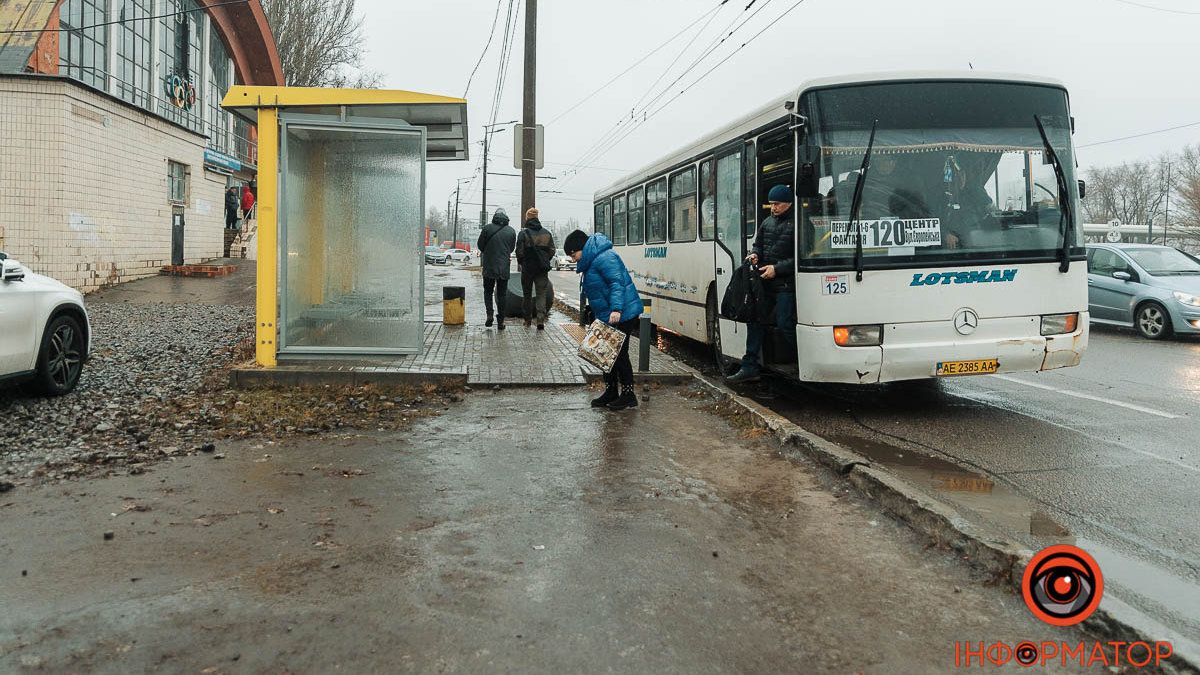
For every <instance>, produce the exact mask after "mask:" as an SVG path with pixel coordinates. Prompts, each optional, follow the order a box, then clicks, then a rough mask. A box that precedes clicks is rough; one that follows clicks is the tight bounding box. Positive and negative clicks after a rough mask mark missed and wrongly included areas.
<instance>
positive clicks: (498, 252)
mask: <svg viewBox="0 0 1200 675" xmlns="http://www.w3.org/2000/svg"><path fill="white" fill-rule="evenodd" d="M516 240H517V233H516V232H514V231H513V229H512V228H511V227H509V226H508V214H506V213H504V209H496V213H495V215H493V216H492V222H490V223H488V224H487V225H485V226H484V228H483V231H482V232H480V233H479V241H477V242H475V248H476V250H478V251H479V256H480V257H479V264H480V265H481V266H482V268H483V306H484V308H486V309H487V323H486V324H484V325H485V326H487V327H488V328H491V327H492V321H493V318H495V319H497V320H496V330H504V305H505V302H506V301H507V300H508V277H509V266H510V265H511V264H512V262H511V260H510V258H509V256H510V255H512V252H513V247H514V246H515V245H516ZM493 298H494V299H495V305H493V304H492V300H493ZM497 314H498V315H499V316H498V317H497V316H496V315H497Z"/></svg>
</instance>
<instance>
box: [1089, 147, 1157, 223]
mask: <svg viewBox="0 0 1200 675" xmlns="http://www.w3.org/2000/svg"><path fill="white" fill-rule="evenodd" d="M1169 161H1170V157H1169V156H1167V155H1164V156H1162V157H1159V158H1158V159H1157V160H1154V161H1153V162H1147V161H1139V162H1124V163H1122V164H1121V165H1120V166H1105V167H1095V168H1092V169H1090V170H1088V172H1087V183H1088V185H1087V198H1086V199H1084V200H1083V209H1084V213H1085V215H1086V216H1087V219H1088V220H1089V221H1091V222H1093V223H1104V222H1108V221H1109V220H1112V219H1113V218H1116V219H1118V220H1120V221H1121V222H1122V223H1125V224H1129V225H1148V224H1150V223H1158V222H1159V221H1160V220H1161V218H1162V215H1163V207H1164V206H1166V198H1167V190H1168V186H1167V163H1168V162H1169Z"/></svg>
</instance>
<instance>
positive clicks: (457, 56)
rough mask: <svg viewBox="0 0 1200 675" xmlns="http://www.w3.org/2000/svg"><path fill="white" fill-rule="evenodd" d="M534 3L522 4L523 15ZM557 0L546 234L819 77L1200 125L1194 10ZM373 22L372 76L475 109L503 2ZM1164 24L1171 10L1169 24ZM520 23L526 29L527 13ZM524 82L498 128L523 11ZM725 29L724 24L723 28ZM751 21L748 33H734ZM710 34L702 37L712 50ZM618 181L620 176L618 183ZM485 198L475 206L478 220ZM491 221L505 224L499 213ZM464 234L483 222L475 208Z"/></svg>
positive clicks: (481, 114)
mask: <svg viewBox="0 0 1200 675" xmlns="http://www.w3.org/2000/svg"><path fill="white" fill-rule="evenodd" d="M500 2H501V3H502V8H501V10H500V18H499V22H498V26H497V27H496V31H495V38H494V40H493V42H492V45H491V48H490V49H489V50H488V52H487V56H486V57H485V58H484V60H483V63H482V65H481V66H480V68H479V71H478V72H477V73H476V75H475V79H474V81H473V83H472V84H471V88H470V91H469V92H468V94H467V99H468V101H469V120H470V124H471V139H472V141H478V140H480V139H481V138H482V125H483V124H485V123H487V122H489V121H491V112H492V111H491V108H492V98H493V96H494V94H495V91H496V83H497V64H498V62H499V60H500V47H501V42H502V38H503V34H504V23H505V10H507V8H508V3H509V0H500ZM514 2H515V3H520V2H521V0H514ZM748 2H749V0H729V1H728V2H727V3H725V4H724V5H723V6H721V7H720V8H719V9H717V10H716V11H715V12H712V11H711V10H713V8H714V7H716V6H717V5H718V3H719V0H604V1H603V2H585V1H584V0H541V2H540V3H539V21H538V38H539V45H538V121H539V122H542V123H545V124H546V125H547V126H546V162H547V164H546V168H545V171H543V172H542V175H548V176H558V177H559V178H558V180H540V181H539V182H538V184H539V185H538V187H539V190H561V191H562V192H563V194H540V195H539V196H538V205H539V207H540V208H541V210H542V213H543V219H566V218H569V217H572V216H573V217H576V218H578V219H579V220H580V222H581V223H589V222H590V221H591V206H590V203H591V195H592V193H593V191H594V190H596V189H597V188H599V187H603V186H604V185H607V184H608V183H610V182H612V181H613V180H615V179H617V178H620V177H621V176H622V174H623V172H625V171H629V170H634V169H637V168H639V167H641V166H643V165H645V164H647V163H649V162H651V161H652V160H655V159H657V158H659V157H661V156H663V155H666V154H668V153H670V152H673V151H674V150H676V149H679V148H680V147H681V146H683V145H686V144H687V143H688V142H690V141H692V140H694V139H696V138H697V137H699V136H701V135H703V134H705V133H708V132H709V131H711V130H713V129H714V128H717V127H720V126H723V125H725V124H727V123H729V122H731V121H733V120H734V119H736V118H737V117H739V116H741V115H742V114H744V113H746V112H749V111H750V110H752V109H754V108H756V107H758V106H760V105H762V104H764V103H766V102H767V101H769V100H770V99H772V98H774V97H775V96H777V95H780V94H782V93H783V92H784V91H786V90H788V89H792V88H796V87H798V86H799V85H800V84H801V83H802V82H803V81H804V80H806V79H809V78H814V77H824V76H830V75H841V74H847V73H853V72H862V71H879V70H911V69H950V70H964V71H965V70H967V69H968V68H969V66H968V64H972V65H973V66H974V67H975V69H977V70H992V71H1016V72H1024V73H1031V74H1038V75H1045V76H1050V77H1054V78H1058V79H1060V80H1062V81H1064V82H1065V83H1066V85H1067V88H1068V91H1069V92H1070V94H1071V102H1072V112H1073V114H1074V116H1075V118H1076V123H1077V128H1076V136H1075V142H1076V145H1077V146H1083V145H1086V144H1089V143H1095V142H1099V141H1105V140H1108V139H1112V138H1117V137H1122V136H1128V135H1133V134H1139V133H1142V132H1148V131H1154V130H1157V129H1163V128H1167V127H1174V126H1178V125H1183V124H1189V123H1200V78H1197V76H1196V66H1197V63H1198V62H1200V55H1198V53H1197V51H1198V50H1197V44H1198V42H1200V40H1198V39H1197V36H1198V35H1200V2H1195V1H1193V0H993V1H991V2H980V1H977V0H914V1H910V2H899V1H896V0H805V1H804V2H802V3H801V4H800V5H799V6H798V7H796V8H795V9H794V10H792V11H791V12H790V13H789V14H787V15H786V16H784V17H783V18H781V19H780V18H779V17H780V16H781V15H783V14H784V12H785V11H786V10H788V9H789V8H791V7H792V6H793V5H794V4H795V2H796V0H756V2H755V3H754V6H753V7H751V8H750V9H749V10H748V11H747V10H745V9H744V8H745V6H746V5H747V4H748ZM358 4H359V7H360V11H361V12H362V13H363V14H364V16H365V18H366V31H367V48H368V50H369V52H368V54H367V57H366V58H367V63H368V66H369V67H370V68H372V69H374V70H378V71H380V72H381V73H383V75H384V86H385V87H386V88H391V89H409V90H415V91H423V92H427V93H435V94H445V95H452V96H461V95H462V94H463V91H464V88H465V87H466V84H467V78H468V75H469V74H470V72H471V69H472V68H473V67H474V65H475V63H476V61H477V60H478V58H479V55H480V53H481V52H482V50H483V46H484V44H485V43H486V42H487V40H488V37H489V32H490V29H491V26H492V19H493V16H494V15H495V13H496V7H497V3H496V2H495V0H436V1H433V2H429V1H417V0H359V2H358ZM1155 8H1157V9H1155ZM756 11H757V12H758V13H757V15H755V16H754V18H753V19H751V20H750V21H749V23H746V24H745V26H744V27H742V28H741V29H740V31H739V32H738V33H736V34H735V35H734V36H733V37H731V38H729V40H728V41H727V42H725V44H723V45H721V46H720V47H719V48H717V49H714V50H712V52H711V54H710V55H709V56H708V57H707V58H706V59H705V60H703V61H701V62H700V63H699V64H698V65H697V66H696V67H695V69H694V70H692V71H691V73H689V74H688V75H686V76H685V77H684V78H683V79H682V80H680V81H679V83H678V84H676V85H675V86H673V87H672V88H671V89H670V90H669V91H668V93H667V94H666V96H664V97H663V98H662V99H660V101H659V103H657V104H655V105H654V106H652V107H651V108H650V109H651V110H655V109H656V108H658V107H659V105H660V104H661V103H663V102H665V101H666V100H668V99H669V98H670V97H671V96H673V95H674V94H675V93H677V92H678V91H679V90H680V89H683V88H684V87H685V86H686V85H688V84H690V83H691V82H692V81H693V80H694V79H695V78H696V77H697V76H699V75H701V74H702V73H704V72H705V71H707V70H709V68H711V67H712V66H713V65H715V64H716V63H717V62H719V61H720V60H722V59H724V58H725V57H726V56H727V55H728V54H729V53H731V52H732V51H733V50H734V49H736V48H737V47H738V46H739V45H741V44H742V43H743V42H745V40H746V39H747V38H749V37H750V36H752V35H754V34H755V33H758V32H759V31H760V30H761V29H762V28H764V27H766V26H767V25H768V24H771V23H772V22H776V23H774V25H772V26H771V27H770V28H769V29H768V30H767V31H766V32H765V33H763V34H762V35H761V36H760V37H759V38H758V39H756V40H754V41H753V42H751V43H750V44H748V45H747V46H746V47H744V48H743V49H741V51H739V52H738V53H737V54H736V55H734V56H733V57H732V58H731V59H729V60H728V61H727V62H726V63H725V64H724V65H722V66H720V67H719V68H717V69H716V70H715V71H713V72H712V73H711V74H710V75H708V76H707V77H706V78H704V79H703V80H701V81H700V82H699V83H698V84H696V85H695V86H693V87H692V88H691V89H689V90H688V91H687V93H685V94H684V95H683V96H681V97H679V98H678V99H677V100H675V101H674V102H673V103H671V104H670V105H669V106H667V107H665V108H662V109H661V111H659V112H657V114H656V115H655V116H654V117H651V118H650V119H649V120H648V121H646V122H645V123H644V124H642V125H641V126H639V127H638V128H637V129H636V130H634V131H633V132H632V133H631V134H629V135H628V136H627V137H625V138H624V139H623V140H622V141H620V142H619V143H617V144H615V145H611V147H608V148H607V150H606V151H605V152H604V154H602V155H601V156H598V157H593V158H592V159H591V160H590V161H589V162H587V164H588V166H589V167H596V168H586V169H583V170H581V171H580V172H579V173H578V175H574V176H572V175H564V172H566V171H568V170H569V167H570V165H572V164H573V163H576V162H578V161H579V160H580V158H581V156H583V154H584V152H585V151H587V150H588V149H589V148H590V147H591V146H593V145H594V144H595V143H596V141H597V140H599V139H600V137H601V136H602V135H603V134H604V132H605V131H608V130H609V129H610V128H612V127H613V126H614V124H616V123H617V122H618V121H619V120H620V119H621V118H622V117H623V116H625V117H627V116H628V115H629V112H630V110H631V109H632V108H633V107H634V104H635V103H636V102H637V101H638V100H639V99H640V98H642V96H643V94H645V93H646V92H647V91H648V90H650V88H651V85H652V84H654V82H655V80H656V79H658V78H659V77H660V75H662V74H663V73H664V72H668V71H667V68H668V65H669V64H671V62H672V61H673V60H674V59H676V57H677V56H679V55H680V52H681V50H683V48H684V47H685V46H686V45H688V43H689V41H691V40H692V39H693V37H695V41H694V43H692V44H691V46H690V48H689V49H688V50H687V51H686V52H685V53H683V56H682V58H680V59H679V61H678V62H677V63H676V64H675V66H674V68H672V69H671V70H670V71H669V72H668V74H667V75H666V77H665V79H663V80H662V81H661V82H659V84H658V85H657V87H656V88H655V89H654V90H652V93H651V95H650V96H649V97H648V98H650V99H652V98H653V97H654V95H655V94H656V93H657V92H658V91H659V90H661V89H663V88H664V87H665V85H667V84H668V83H670V82H671V81H672V80H674V79H675V78H676V77H677V75H678V74H679V73H680V72H682V71H683V69H684V68H685V66H687V65H688V64H690V63H692V62H693V61H694V60H695V58H696V57H697V56H698V55H699V54H700V52H701V51H702V49H703V48H704V47H705V46H707V45H709V44H711V43H712V42H713V41H714V40H715V39H716V38H717V36H718V35H719V34H722V32H723V31H725V29H727V28H729V27H730V26H731V25H732V26H737V25H738V24H741V23H742V21H743V20H745V19H746V18H747V17H749V16H750V15H751V14H753V13H754V12H756ZM514 13H515V12H514ZM516 19H517V20H516V26H515V27H514V32H515V36H514V43H513V51H512V56H511V65H510V67H509V71H508V78H507V83H506V85H505V87H504V90H503V92H502V97H501V103H500V107H499V112H498V115H497V117H496V121H508V120H513V119H518V118H519V117H520V113H521V85H522V82H521V77H522V68H523V52H522V45H523V26H524V7H523V5H522V6H521V11H520V14H519V15H518V16H517V17H516ZM697 19H700V21H699V23H696V24H695V25H694V26H693V27H692V28H691V29H690V30H688V31H686V32H685V33H683V34H682V35H681V36H680V37H678V38H676V39H675V40H674V41H673V42H672V43H670V44H669V45H668V46H667V47H666V48H664V49H662V50H661V51H659V52H658V53H657V54H655V55H654V56H652V57H651V58H650V59H648V60H646V61H645V62H644V63H642V64H641V65H639V66H637V67H636V68H634V69H633V70H631V71H630V72H629V73H628V74H626V75H624V76H623V77H621V78H620V79H618V80H617V81H616V82H614V83H613V84H612V85H610V86H609V87H607V88H606V89H605V90H603V91H602V92H601V93H599V94H597V95H596V96H595V97H594V98H592V99H590V100H589V101H587V103H585V104H584V105H582V106H581V107H579V108H578V109H577V110H575V111H573V112H571V113H570V114H567V115H565V116H563V117H561V119H558V120H557V121H554V122H553V123H552V124H551V123H550V121H551V120H554V118H556V117H558V116H559V115H560V114H561V113H562V112H563V111H564V110H566V109H567V108H569V107H571V106H572V105H574V104H575V103H577V102H578V101H579V100H580V99H582V98H583V97H585V96H587V95H588V94H590V93H591V92H592V91H593V90H595V89H596V88H597V87H599V86H600V85H601V84H603V83H604V82H606V81H608V80H609V79H611V78H612V77H613V76H615V75H617V74H618V73H620V72H621V71H623V70H625V69H626V68H627V67H628V66H630V65H631V64H633V63H634V62H636V61H638V60H639V59H641V58H642V57H643V56H645V55H646V54H647V53H648V52H650V51H651V50H652V49H654V48H655V47H658V46H659V45H660V44H662V43H663V42H665V41H666V40H667V39H668V38H670V37H671V36H672V35H674V34H676V33H677V32H679V31H680V30H682V29H684V28H685V27H686V26H688V25H689V24H693V22H696V21H697ZM710 19H711V21H710ZM735 21H736V23H734V22H735ZM701 28H704V31H703V32H700V30H701ZM511 135H512V134H511V131H505V132H503V133H501V134H498V135H496V136H495V137H494V138H495V140H494V144H493V151H492V152H491V153H490V154H489V156H490V158H491V159H490V160H489V161H490V166H489V169H490V170H491V171H500V172H508V173H513V172H514V170H513V168H512V160H511V156H512V138H511ZM1197 142H1200V124H1197V125H1195V126H1192V127H1189V128H1185V129H1180V130H1177V131H1172V132H1167V133H1161V134H1156V135H1150V136H1145V137H1142V138H1138V139H1132V140H1126V141H1121V142H1115V143H1107V144H1102V145H1095V146H1092V147H1083V148H1080V149H1079V150H1078V159H1079V163H1080V165H1081V166H1082V167H1084V168H1086V167H1088V166H1091V165H1098V164H1109V163H1118V162H1121V161H1123V160H1126V159H1141V158H1149V157H1152V156H1154V155H1156V154H1158V153H1161V152H1163V151H1167V150H1175V149H1178V148H1179V147H1181V146H1182V145H1185V144H1192V143H1197ZM481 155H482V153H481V149H480V148H479V147H478V146H473V147H472V148H471V160H470V162H444V163H431V164H430V168H429V174H428V186H429V187H428V192H427V196H426V198H427V204H428V205H431V206H437V207H438V208H439V209H444V208H445V207H446V200H447V196H448V195H451V194H452V193H453V191H454V185H455V180H456V179H457V178H460V177H471V176H473V175H474V176H477V175H478V171H477V169H478V167H479V161H480V157H481ZM611 169H616V170H617V171H613V170H611ZM479 187H480V184H479V181H478V180H475V181H474V182H473V183H471V184H470V188H467V187H466V186H465V185H464V190H463V196H464V199H463V201H465V202H479V201H480V199H479V197H480V193H479ZM488 193H489V194H488V202H489V205H492V206H494V205H502V206H504V207H505V208H506V210H507V211H509V213H510V214H513V213H515V212H516V210H517V208H518V203H519V202H520V181H519V179H518V178H508V177H491V178H489V181H488ZM490 211H491V209H490V208H489V213H490ZM461 212H462V214H463V215H464V217H465V216H466V215H467V214H477V213H478V212H479V206H478V205H477V204H475V205H466V206H463V207H461Z"/></svg>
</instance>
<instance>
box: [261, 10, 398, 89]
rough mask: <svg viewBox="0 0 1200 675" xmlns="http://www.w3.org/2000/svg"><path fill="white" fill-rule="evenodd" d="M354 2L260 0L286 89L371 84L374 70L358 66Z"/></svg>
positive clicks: (377, 78)
mask: <svg viewBox="0 0 1200 675" xmlns="http://www.w3.org/2000/svg"><path fill="white" fill-rule="evenodd" d="M354 3H355V0H262V5H263V10H264V11H265V12H266V14H267V21H268V22H269V23H270V24H271V31H272V32H273V33H274V34H275V41H276V43H277V44H278V45H279V58H280V61H282V63H283V76H284V79H285V80H286V81H287V84H288V86H292V87H354V88H367V89H370V88H375V87H378V86H379V85H380V83H381V82H382V76H381V75H380V74H379V73H376V72H372V71H369V70H366V69H365V68H364V67H363V19H362V17H359V16H356V15H355V11H354V9H355V6H354Z"/></svg>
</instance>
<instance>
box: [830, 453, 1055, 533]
mask: <svg viewBox="0 0 1200 675" xmlns="http://www.w3.org/2000/svg"><path fill="white" fill-rule="evenodd" d="M829 440H831V441H833V442H835V443H839V444H842V445H845V446H846V447H849V448H853V449H854V450H855V451H856V452H858V453H860V454H862V455H864V456H866V457H867V459H870V460H871V461H872V462H873V463H875V464H878V465H880V466H882V467H884V468H886V469H888V470H889V471H891V472H892V473H894V474H896V475H898V476H900V477H901V478H904V479H905V480H907V481H909V482H911V483H913V484H915V485H917V486H919V487H922V488H925V489H927V490H929V491H930V492H932V493H934V494H936V495H938V496H940V497H942V498H943V499H946V500H947V501H951V502H954V503H955V504H956V505H958V506H960V507H962V508H966V509H969V510H971V511H973V512H975V513H977V514H979V515H980V516H981V517H982V518H985V519H986V520H988V521H989V522H991V523H993V524H994V525H996V526H999V527H1001V528H1003V529H1004V530H1005V531H1015V532H1021V533H1025V534H1029V535H1031V536H1033V537H1036V538H1037V539H1038V540H1039V543H1045V544H1047V545H1048V544H1050V543H1061V544H1070V543H1074V537H1072V536H1071V532H1070V530H1068V529H1067V528H1066V526H1064V525H1063V524H1061V523H1059V522H1058V521H1056V520H1055V519H1054V518H1053V517H1051V516H1050V515H1049V514H1048V513H1046V512H1045V511H1044V510H1043V509H1042V508H1041V505H1039V504H1038V503H1037V502H1035V501H1033V500H1031V499H1028V498H1026V497H1023V496H1021V495H1019V494H1017V493H1016V492H1014V491H1013V490H1011V489H1009V488H1008V487H1006V486H1004V485H1002V484H999V483H997V482H996V481H995V480H993V479H992V478H990V477H989V476H986V475H984V474H982V473H976V472H973V471H969V470H967V469H964V468H962V467H960V466H958V465H957V464H954V463H953V462H950V461H948V460H945V459H939V458H937V457H930V456H928V455H925V454H923V453H919V452H913V451H909V450H905V449H904V448H901V447H898V446H895V445H891V444H888V443H883V442H880V441H876V440H871V439H867V438H860V437H857V436H830V437H829Z"/></svg>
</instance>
